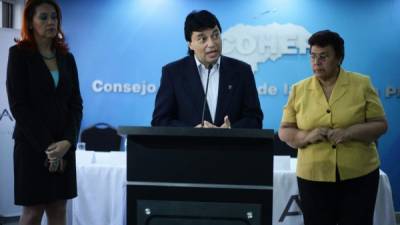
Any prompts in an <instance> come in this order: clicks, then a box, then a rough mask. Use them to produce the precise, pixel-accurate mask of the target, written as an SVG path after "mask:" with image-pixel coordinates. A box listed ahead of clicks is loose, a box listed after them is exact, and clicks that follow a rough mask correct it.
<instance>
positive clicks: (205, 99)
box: [201, 64, 213, 127]
mask: <svg viewBox="0 0 400 225" xmlns="http://www.w3.org/2000/svg"><path fill="white" fill-rule="evenodd" d="M212 67H213V64H210V65H208V68H207V69H208V74H207V84H206V91H205V93H204V101H203V109H202V110H201V127H204V113H205V112H206V103H207V93H208V82H209V81H210V72H211V69H212Z"/></svg>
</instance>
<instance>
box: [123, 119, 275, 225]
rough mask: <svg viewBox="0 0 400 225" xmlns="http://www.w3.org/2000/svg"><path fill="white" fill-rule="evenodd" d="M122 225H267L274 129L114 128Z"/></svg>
mask: <svg viewBox="0 0 400 225" xmlns="http://www.w3.org/2000/svg"><path fill="white" fill-rule="evenodd" d="M118 130H119V133H120V134H124V135H127V140H128V142H127V147H128V148H127V163H128V165H127V170H128V171H127V224H128V225H246V224H247V225H270V224H271V223H272V187H273V185H272V181H273V171H272V170H273V131H272V130H256V129H198V128H171V127H155V128H150V127H120V128H119V129H118Z"/></svg>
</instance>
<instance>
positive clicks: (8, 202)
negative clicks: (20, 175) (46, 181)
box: [0, 28, 20, 216]
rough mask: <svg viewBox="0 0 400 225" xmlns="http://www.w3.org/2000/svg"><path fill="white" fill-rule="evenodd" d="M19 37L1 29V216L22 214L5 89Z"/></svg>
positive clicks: (12, 121)
mask: <svg viewBox="0 0 400 225" xmlns="http://www.w3.org/2000/svg"><path fill="white" fill-rule="evenodd" d="M18 35H19V30H15V29H8V28H0V153H1V157H0V216H16V215H19V214H20V208H19V207H17V206H15V205H14V178H13V177H14V173H13V148H14V141H13V139H12V132H13V129H14V124H15V120H14V118H13V117H12V116H11V112H10V109H9V107H8V99H7V93H6V87H5V83H6V72H7V61H8V49H9V47H10V46H11V45H14V38H15V37H17V36H18Z"/></svg>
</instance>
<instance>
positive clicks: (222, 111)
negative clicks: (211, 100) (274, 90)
mask: <svg viewBox="0 0 400 225" xmlns="http://www.w3.org/2000/svg"><path fill="white" fill-rule="evenodd" d="M219 74H220V77H219V88H218V101H217V109H216V115H215V121H214V124H215V125H217V126H221V125H222V124H223V123H224V117H225V115H228V116H229V120H230V122H231V127H232V128H261V127H262V120H263V113H262V111H261V108H260V102H259V99H258V93H257V88H256V85H255V81H254V75H253V72H252V70H251V67H250V65H248V64H246V63H244V62H242V61H239V60H236V59H232V58H229V57H225V56H221V61H220V70H219ZM204 97H205V96H204V89H203V86H202V83H201V79H200V75H199V72H198V69H197V65H196V61H195V59H194V57H193V56H187V57H185V58H183V59H180V60H178V61H175V62H172V63H170V64H167V65H166V66H164V67H163V68H162V78H161V84H160V88H159V90H158V93H157V96H156V101H155V108H154V112H153V120H152V121H151V125H152V126H179V127H194V126H196V125H198V124H200V123H201V116H202V108H203V101H204ZM205 120H207V121H209V122H212V120H211V115H210V111H209V109H208V106H206V113H205Z"/></svg>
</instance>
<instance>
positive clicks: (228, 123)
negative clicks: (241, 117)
mask: <svg viewBox="0 0 400 225" xmlns="http://www.w3.org/2000/svg"><path fill="white" fill-rule="evenodd" d="M220 128H228V129H230V128H231V121H229V117H228V116H225V117H224V124H222V125H221V126H220Z"/></svg>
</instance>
